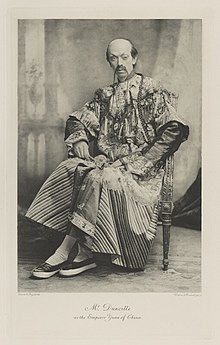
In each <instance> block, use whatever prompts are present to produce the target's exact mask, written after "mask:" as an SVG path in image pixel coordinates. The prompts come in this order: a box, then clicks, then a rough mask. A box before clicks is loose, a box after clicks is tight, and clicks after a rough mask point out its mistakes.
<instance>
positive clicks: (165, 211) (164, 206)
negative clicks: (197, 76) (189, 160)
mask: <svg viewBox="0 0 220 345" xmlns="http://www.w3.org/2000/svg"><path fill="white" fill-rule="evenodd" d="M178 98H179V95H178V94H176V93H172V97H171V102H172V106H173V107H174V109H175V110H176V111H177V106H178ZM173 173H174V156H173V155H172V156H170V157H169V158H168V159H167V160H166V166H165V175H164V181H163V186H162V192H161V208H160V215H161V220H162V228H163V270H164V271H167V270H168V266H169V249H170V230H171V217H172V211H173Z"/></svg>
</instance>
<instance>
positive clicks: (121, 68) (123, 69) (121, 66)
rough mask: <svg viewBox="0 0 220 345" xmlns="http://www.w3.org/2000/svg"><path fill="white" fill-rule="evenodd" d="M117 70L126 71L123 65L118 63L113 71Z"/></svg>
mask: <svg viewBox="0 0 220 345" xmlns="http://www.w3.org/2000/svg"><path fill="white" fill-rule="evenodd" d="M118 71H125V72H127V69H126V67H125V66H123V65H119V66H117V68H116V70H115V72H118Z"/></svg>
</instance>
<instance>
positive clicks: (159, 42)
mask: <svg viewBox="0 0 220 345" xmlns="http://www.w3.org/2000/svg"><path fill="white" fill-rule="evenodd" d="M117 37H125V38H129V39H131V40H132V41H133V43H134V45H135V46H136V48H137V49H138V51H139V61H138V64H137V72H141V73H143V74H144V75H148V76H150V77H153V78H155V79H157V80H160V81H161V83H162V85H164V86H165V87H166V88H168V89H171V90H173V91H175V92H176V93H178V94H179V103H178V113H179V116H180V117H181V119H182V120H183V122H185V123H186V124H187V125H189V127H190V137H189V140H188V141H187V142H186V143H184V144H183V145H182V146H181V148H180V150H179V151H178V152H177V153H176V154H175V179H174V199H177V198H179V197H180V196H181V195H183V194H184V192H185V191H186V190H187V188H188V187H189V186H190V185H191V183H192V182H193V181H194V180H195V177H196V175H197V172H198V169H199V167H200V165H201V20H191V19H187V20H174V19H172V20H161V19H160V20H159V19H157V20H136V19H135V20H124V19H123V20H105V19H104V20H96V19H95V20H94V19H89V20H87V19H86V20H85V19H83V20H80V19H68V20H66V19H65V20H64V19H56V20H54V19H47V20H35V19H34V20H33V19H31V20H26V19H25V20H19V23H18V124H19V128H18V188H19V191H18V198H19V200H18V202H19V206H20V207H21V208H24V209H26V208H27V207H28V206H29V204H30V203H31V201H32V199H33V198H34V196H35V194H36V193H37V191H38V189H39V188H40V186H41V184H42V183H43V181H44V180H45V179H46V178H47V176H48V175H49V174H50V173H51V172H52V171H53V170H54V169H55V167H56V166H57V165H58V164H59V163H60V162H61V161H62V160H63V159H65V158H66V157H67V155H66V148H65V144H64V142H63V137H64V127H65V121H66V119H67V117H68V114H69V113H71V112H72V111H73V110H76V109H77V108H78V107H80V106H81V105H83V104H84V103H85V102H86V101H87V100H89V99H91V98H92V97H93V93H94V91H95V90H96V89H97V88H99V87H102V86H106V85H108V84H110V83H112V81H113V73H112V70H111V69H110V67H109V65H108V63H107V62H106V60H105V50H106V46H107V44H108V43H109V41H111V40H112V39H114V38H117Z"/></svg>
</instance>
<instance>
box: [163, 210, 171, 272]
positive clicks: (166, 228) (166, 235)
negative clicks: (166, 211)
mask: <svg viewBox="0 0 220 345" xmlns="http://www.w3.org/2000/svg"><path fill="white" fill-rule="evenodd" d="M167 216H168V215H166V218H168V217H167ZM170 219H171V216H170ZM162 224H163V270H164V271H167V270H168V266H169V247H170V226H171V221H170V222H169V221H168V220H167V219H166V221H164V220H163V222H162Z"/></svg>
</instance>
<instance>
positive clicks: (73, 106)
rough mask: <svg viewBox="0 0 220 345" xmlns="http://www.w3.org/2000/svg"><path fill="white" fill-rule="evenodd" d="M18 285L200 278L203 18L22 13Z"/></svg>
mask: <svg viewBox="0 0 220 345" xmlns="http://www.w3.org/2000/svg"><path fill="white" fill-rule="evenodd" d="M17 25H18V35H17V46H18V48H17V49H18V61H17V63H18V75H17V77H18V82H17V92H18V140H17V146H18V149H17V157H18V160H17V167H18V169H17V171H18V200H17V201H18V229H17V246H18V281H17V284H18V292H20V293H23V292H33V293H34V292H36V293H41V292H47V293H56V292H63V293H80V292H87V293H90V292H100V293H101V292H102V293H107V292H133V293H138V292H140V293H143V292H149V293H152V292H154V293H200V292H201V118H202V65H201V63H202V51H201V48H202V20H201V19H19V20H18V21H17Z"/></svg>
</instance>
